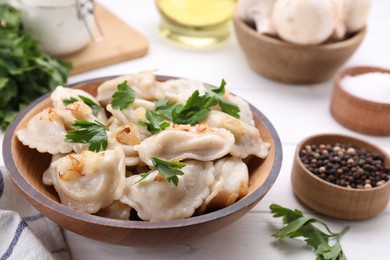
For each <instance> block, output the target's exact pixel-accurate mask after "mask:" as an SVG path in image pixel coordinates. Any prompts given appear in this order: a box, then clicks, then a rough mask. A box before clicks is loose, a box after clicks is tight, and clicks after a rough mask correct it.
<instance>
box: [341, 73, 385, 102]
mask: <svg viewBox="0 0 390 260" xmlns="http://www.w3.org/2000/svg"><path fill="white" fill-rule="evenodd" d="M340 86H341V87H342V88H343V89H344V90H345V91H347V92H349V93H350V94H352V95H354V96H356V97H359V98H362V99H366V100H369V101H373V102H379V103H387V104H390V73H384V72H369V73H363V74H358V75H354V76H345V77H344V78H343V79H342V80H341V82H340Z"/></svg>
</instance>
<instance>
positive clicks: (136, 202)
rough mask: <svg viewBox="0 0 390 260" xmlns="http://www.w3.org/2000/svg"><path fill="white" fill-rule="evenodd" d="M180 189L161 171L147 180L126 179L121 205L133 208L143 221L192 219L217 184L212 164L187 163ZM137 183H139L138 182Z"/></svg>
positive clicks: (134, 177)
mask: <svg viewBox="0 0 390 260" xmlns="http://www.w3.org/2000/svg"><path fill="white" fill-rule="evenodd" d="M181 170H182V172H183V173H184V175H180V176H178V178H179V183H178V186H175V185H174V184H172V183H170V182H168V181H166V180H165V179H163V178H162V177H161V176H160V175H159V173H158V171H153V172H151V173H150V174H149V175H148V176H147V177H146V178H145V179H144V180H142V181H140V182H138V181H139V180H140V178H141V177H140V176H139V175H134V176H131V177H130V178H128V179H127V180H126V187H125V189H124V192H123V196H122V198H121V199H120V201H121V202H123V203H126V204H128V205H129V206H130V207H132V208H134V209H135V210H136V211H137V213H138V216H139V217H140V218H141V219H143V220H149V221H166V220H173V219H181V218H188V217H191V216H192V215H193V214H194V212H195V209H196V208H198V207H199V206H200V205H202V203H203V201H204V199H205V198H206V197H207V196H208V195H209V194H210V188H211V185H212V184H213V182H214V175H213V172H214V167H213V163H212V162H199V161H193V160H192V161H186V166H185V167H183V168H182V169H181ZM137 182H138V183H137Z"/></svg>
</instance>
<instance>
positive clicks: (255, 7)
mask: <svg viewBox="0 0 390 260" xmlns="http://www.w3.org/2000/svg"><path fill="white" fill-rule="evenodd" d="M275 2H276V0H240V1H238V3H237V10H238V14H239V16H240V17H241V19H243V20H244V21H253V22H254V23H255V25H256V30H257V31H258V32H259V33H266V34H272V35H275V34H276V32H275V29H274V27H273V25H272V21H271V14H272V10H273V6H274V4H275Z"/></svg>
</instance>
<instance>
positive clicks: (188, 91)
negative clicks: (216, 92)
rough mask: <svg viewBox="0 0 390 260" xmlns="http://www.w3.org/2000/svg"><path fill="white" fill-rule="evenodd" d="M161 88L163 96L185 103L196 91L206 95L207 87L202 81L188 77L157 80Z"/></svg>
mask: <svg viewBox="0 0 390 260" xmlns="http://www.w3.org/2000/svg"><path fill="white" fill-rule="evenodd" d="M157 84H158V87H159V89H161V91H162V93H163V98H165V99H167V100H169V101H174V102H176V103H179V104H185V103H186V102H187V99H188V98H189V97H190V96H191V95H192V93H194V92H195V91H197V90H198V91H199V94H200V95H201V96H202V95H204V93H205V91H206V88H205V87H204V86H203V84H202V82H200V81H195V80H188V79H172V80H167V81H165V82H157Z"/></svg>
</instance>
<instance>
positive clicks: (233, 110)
mask: <svg viewBox="0 0 390 260" xmlns="http://www.w3.org/2000/svg"><path fill="white" fill-rule="evenodd" d="M203 85H204V86H205V87H206V94H207V95H209V96H211V97H213V98H214V99H215V100H216V101H217V103H218V105H219V106H220V108H221V110H222V112H225V113H226V114H229V115H231V116H233V117H235V118H240V115H239V114H238V113H239V112H240V109H239V108H238V107H237V106H236V105H235V104H233V103H231V102H229V101H227V100H225V99H223V95H224V94H225V86H226V81H225V80H224V79H222V81H221V84H220V86H219V88H213V87H212V86H210V85H208V84H206V83H204V84H203Z"/></svg>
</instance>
